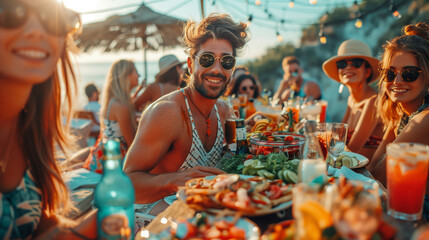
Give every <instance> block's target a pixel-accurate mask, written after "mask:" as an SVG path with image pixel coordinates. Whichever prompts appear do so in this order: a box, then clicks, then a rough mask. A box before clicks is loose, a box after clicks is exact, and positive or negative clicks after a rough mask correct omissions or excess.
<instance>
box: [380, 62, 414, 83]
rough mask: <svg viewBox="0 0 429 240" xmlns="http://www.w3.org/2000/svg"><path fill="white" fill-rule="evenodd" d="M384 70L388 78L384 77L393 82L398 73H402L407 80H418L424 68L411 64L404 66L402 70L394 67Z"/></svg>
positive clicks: (385, 79)
mask: <svg viewBox="0 0 429 240" xmlns="http://www.w3.org/2000/svg"><path fill="white" fill-rule="evenodd" d="M382 71H384V72H385V74H386V78H384V81H385V82H393V81H394V80H395V78H396V75H398V73H399V74H400V75H401V77H402V79H404V81H405V82H414V81H416V80H417V78H419V75H420V73H421V72H422V69H421V68H419V67H412V66H410V67H404V68H403V69H402V70H401V71H400V70H394V69H384V70H382Z"/></svg>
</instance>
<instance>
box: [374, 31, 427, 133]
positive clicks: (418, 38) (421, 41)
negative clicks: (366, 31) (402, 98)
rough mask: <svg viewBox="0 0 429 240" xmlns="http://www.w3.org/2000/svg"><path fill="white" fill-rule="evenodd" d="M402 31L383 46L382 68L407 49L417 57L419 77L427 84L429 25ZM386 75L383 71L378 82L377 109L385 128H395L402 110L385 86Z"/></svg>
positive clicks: (387, 67)
mask: <svg viewBox="0 0 429 240" xmlns="http://www.w3.org/2000/svg"><path fill="white" fill-rule="evenodd" d="M402 31H403V33H404V35H402V36H399V37H396V38H394V39H393V40H391V41H388V42H387V43H386V44H385V45H384V46H383V48H384V53H383V57H382V60H381V62H380V66H381V69H389V68H390V64H391V61H392V58H393V56H394V55H395V54H396V53H397V52H399V51H406V52H409V53H411V54H413V55H414V56H415V57H416V60H417V62H418V63H419V67H420V68H421V69H422V73H421V75H420V76H419V77H420V78H422V79H424V80H426V84H427V85H429V26H428V25H427V24H425V23H418V24H416V25H407V26H405V27H404V28H403V29H402ZM386 75H387V74H386V71H382V73H381V78H380V81H379V83H378V88H379V92H378V96H377V109H378V113H379V114H380V117H381V119H382V120H383V123H384V126H385V128H388V127H389V126H390V127H393V128H394V127H396V126H397V125H398V124H399V121H400V118H401V116H402V110H401V108H400V106H399V105H398V104H397V103H395V102H393V101H392V100H391V99H390V98H389V95H388V94H387V91H388V90H387V89H386V88H385V87H384V86H385V84H384V81H385V79H386ZM426 91H427V89H426Z"/></svg>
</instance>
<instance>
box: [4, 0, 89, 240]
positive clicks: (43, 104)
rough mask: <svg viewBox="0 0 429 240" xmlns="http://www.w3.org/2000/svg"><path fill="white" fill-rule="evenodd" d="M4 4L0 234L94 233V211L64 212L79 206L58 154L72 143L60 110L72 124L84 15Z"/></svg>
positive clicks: (48, 6) (27, 1)
mask: <svg viewBox="0 0 429 240" xmlns="http://www.w3.org/2000/svg"><path fill="white" fill-rule="evenodd" d="M0 9H1V11H0V58H1V59H3V61H2V64H0V104H1V106H2V107H1V108H2V110H1V111H0V183H1V184H0V208H1V209H0V219H1V221H0V222H1V224H0V239H32V238H38V237H39V238H41V239H54V238H63V239H72V238H77V236H76V235H74V233H77V234H78V235H85V236H86V237H88V238H95V237H96V226H95V225H96V221H95V217H94V216H95V215H92V217H91V218H89V221H85V222H83V223H82V224H79V225H78V226H74V227H73V225H76V223H72V222H70V220H67V219H66V218H65V216H66V214H67V213H69V212H70V211H71V210H72V209H73V207H72V205H71V202H70V200H69V194H68V189H67V187H66V185H65V183H64V180H63V179H62V177H61V170H60V169H59V166H58V165H57V159H56V158H55V152H56V151H58V150H60V151H63V152H64V154H66V155H67V153H66V152H67V151H66V149H69V147H71V146H70V143H71V139H70V138H68V137H67V134H66V129H65V127H64V126H63V123H62V116H61V114H62V113H65V114H66V116H67V119H68V124H67V125H68V126H69V125H70V120H71V118H72V113H71V111H70V109H72V106H73V93H74V92H76V90H77V89H76V79H75V75H74V71H73V65H72V62H71V60H70V57H71V56H70V55H71V52H70V50H71V49H72V47H73V34H74V33H76V32H77V31H78V30H79V26H80V18H79V15H78V14H77V13H76V12H73V11H71V10H69V9H67V8H65V7H64V5H63V4H62V3H58V2H57V1H55V0H21V1H0ZM17 9H19V10H20V11H16V10H17ZM42 16H43V17H42ZM63 107H64V108H63Z"/></svg>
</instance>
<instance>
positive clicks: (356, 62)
mask: <svg viewBox="0 0 429 240" xmlns="http://www.w3.org/2000/svg"><path fill="white" fill-rule="evenodd" d="M364 61H365V60H363V59H362V58H353V59H343V60H340V61H338V62H336V64H337V68H338V69H344V68H346V67H347V65H348V63H349V62H351V63H352V66H353V67H355V68H360V66H362V64H363V62H364Z"/></svg>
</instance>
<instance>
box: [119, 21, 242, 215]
mask: <svg viewBox="0 0 429 240" xmlns="http://www.w3.org/2000/svg"><path fill="white" fill-rule="evenodd" d="M183 31H184V41H185V43H186V45H187V46H188V48H187V52H188V54H189V57H188V60H187V64H188V69H189V73H190V76H189V79H190V82H189V85H188V87H186V88H183V89H180V90H178V91H175V92H172V93H170V94H168V95H166V96H164V97H162V98H160V99H158V100H157V101H155V102H154V103H152V104H151V105H149V106H148V108H147V109H146V110H145V111H144V112H143V115H142V117H141V120H140V124H139V129H138V132H137V136H136V138H135V140H134V142H133V144H132V145H131V147H130V149H129V151H128V153H127V157H126V159H125V165H124V171H125V173H126V174H128V175H129V176H130V178H131V180H132V182H133V184H134V187H135V190H136V191H135V192H136V203H138V204H137V205H136V211H137V212H141V213H144V214H151V215H156V214H157V213H158V212H160V211H162V210H163V209H164V208H165V207H166V206H167V204H166V201H162V199H163V198H164V197H166V196H168V195H171V194H174V193H175V192H176V191H177V189H178V187H179V186H184V184H185V183H186V181H188V180H189V179H192V178H197V177H205V176H208V175H215V174H220V173H223V171H221V170H219V169H217V168H215V167H214V166H215V165H216V164H217V162H218V160H219V159H220V158H221V151H222V146H223V142H224V129H225V128H224V126H225V123H226V118H227V112H228V106H227V105H226V104H225V102H223V101H218V98H219V97H220V96H221V95H222V94H223V93H224V92H225V90H226V87H227V85H228V83H229V81H230V78H231V75H232V73H233V71H234V67H235V62H236V61H235V56H236V55H237V50H238V49H241V48H242V47H243V46H244V45H245V43H246V41H247V32H246V31H247V27H246V25H245V24H244V23H235V22H234V21H233V20H232V19H231V17H230V16H228V15H226V14H211V15H210V16H208V17H207V18H205V19H203V20H202V22H200V23H199V24H197V23H195V22H194V21H188V22H187V24H186V27H185V28H184V30H183Z"/></svg>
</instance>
